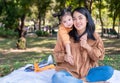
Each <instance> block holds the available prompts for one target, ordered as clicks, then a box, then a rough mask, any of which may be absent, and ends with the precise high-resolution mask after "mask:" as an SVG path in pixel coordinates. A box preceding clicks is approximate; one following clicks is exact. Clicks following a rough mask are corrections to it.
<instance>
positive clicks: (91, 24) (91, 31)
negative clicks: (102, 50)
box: [69, 7, 96, 42]
mask: <svg viewBox="0 0 120 83" xmlns="http://www.w3.org/2000/svg"><path fill="white" fill-rule="evenodd" d="M74 12H79V13H81V14H83V15H84V16H85V17H86V18H87V20H88V22H87V25H86V30H85V32H84V33H83V34H82V35H84V34H85V33H87V34H88V36H87V38H88V39H92V40H96V39H95V37H94V35H93V34H94V31H95V24H94V22H93V19H92V17H91V15H90V13H89V11H88V10H87V9H86V8H84V7H79V8H76V9H74V10H73V12H72V16H73V14H74ZM69 35H70V37H73V38H74V40H75V42H78V41H80V37H81V36H82V35H78V33H77V30H76V28H75V27H74V26H73V29H72V30H71V31H70V32H69Z"/></svg>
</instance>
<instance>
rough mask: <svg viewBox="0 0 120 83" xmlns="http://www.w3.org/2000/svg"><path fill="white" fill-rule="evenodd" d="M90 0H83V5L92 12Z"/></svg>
mask: <svg viewBox="0 0 120 83" xmlns="http://www.w3.org/2000/svg"><path fill="white" fill-rule="evenodd" d="M92 3H93V1H92V0H84V5H85V7H86V8H87V9H88V10H89V12H90V13H92Z"/></svg>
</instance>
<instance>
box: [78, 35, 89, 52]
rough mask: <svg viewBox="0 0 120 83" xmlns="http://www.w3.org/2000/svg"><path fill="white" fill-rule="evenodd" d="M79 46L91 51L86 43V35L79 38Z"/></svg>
mask: <svg viewBox="0 0 120 83" xmlns="http://www.w3.org/2000/svg"><path fill="white" fill-rule="evenodd" d="M80 45H81V47H83V48H85V49H86V50H88V51H90V50H91V47H90V45H89V44H88V43H87V34H85V35H83V36H82V37H81V38H80Z"/></svg>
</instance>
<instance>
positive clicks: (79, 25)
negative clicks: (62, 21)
mask: <svg viewBox="0 0 120 83" xmlns="http://www.w3.org/2000/svg"><path fill="white" fill-rule="evenodd" d="M87 22H88V21H87V18H86V17H85V16H84V15H83V14H81V13H80V12H77V11H75V12H74V13H73V24H74V26H75V28H76V29H77V30H79V31H85V30H86V25H87Z"/></svg>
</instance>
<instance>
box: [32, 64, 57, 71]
mask: <svg viewBox="0 0 120 83" xmlns="http://www.w3.org/2000/svg"><path fill="white" fill-rule="evenodd" d="M54 68H55V66H54V65H53V64H51V65H47V66H45V67H42V68H39V65H38V63H34V71H35V72H41V71H44V70H48V69H54Z"/></svg>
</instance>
